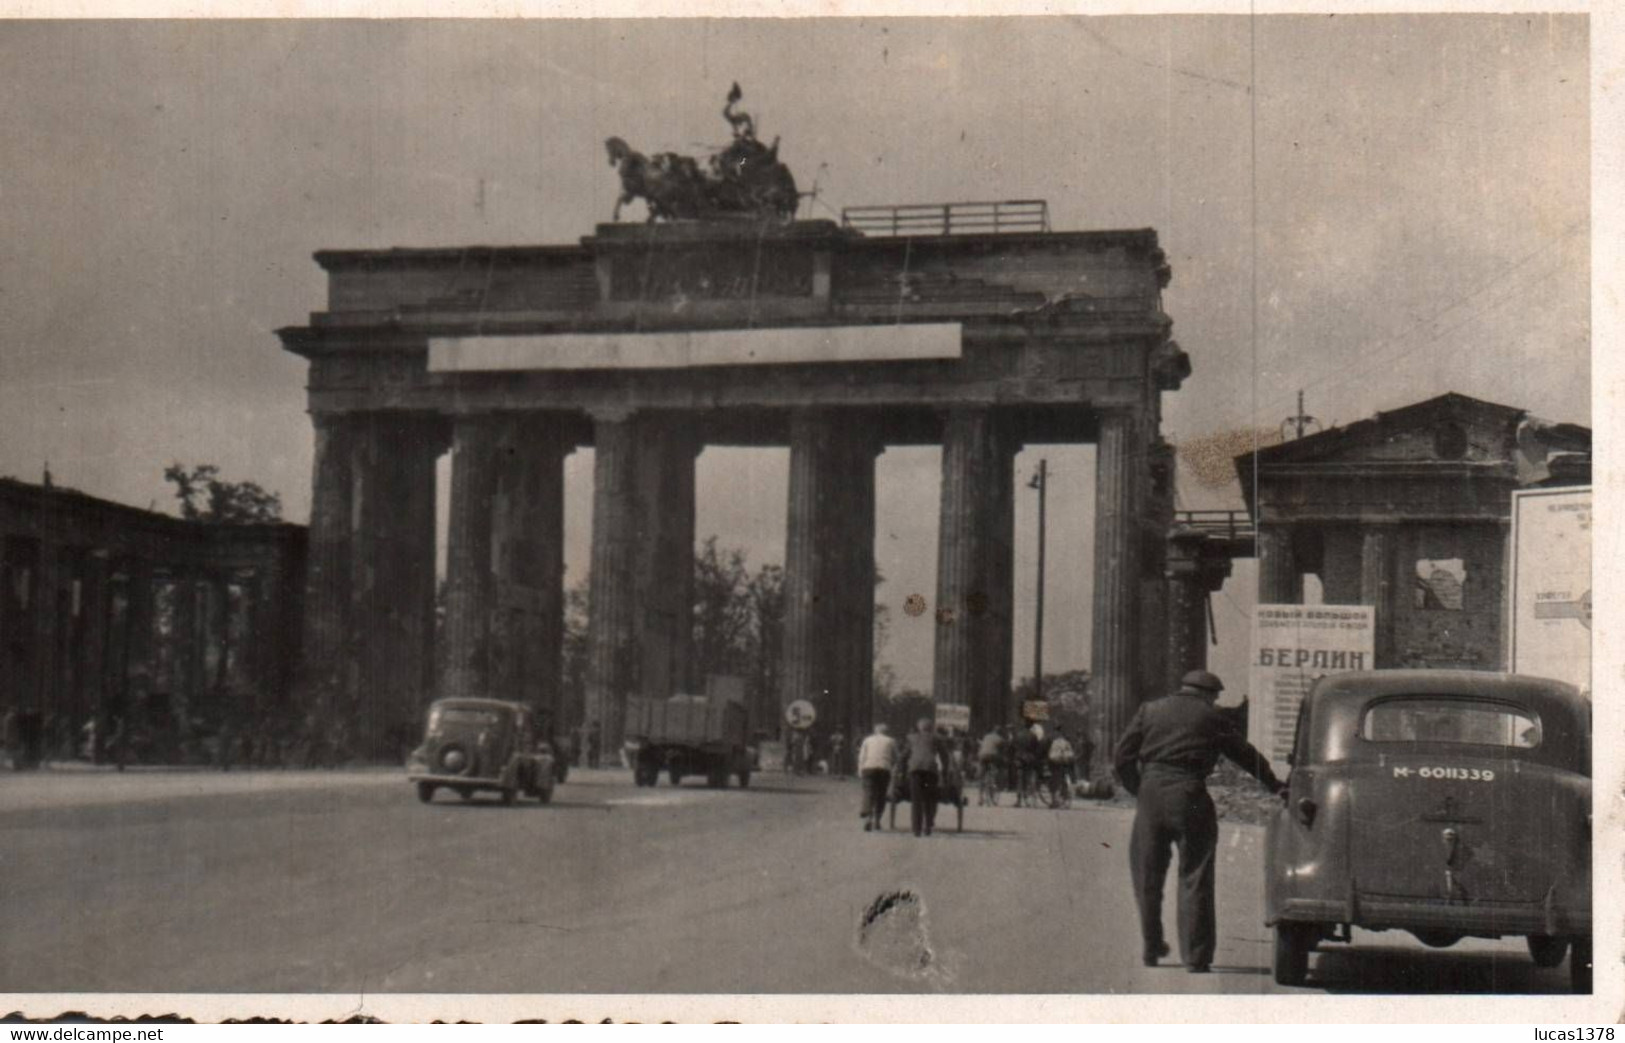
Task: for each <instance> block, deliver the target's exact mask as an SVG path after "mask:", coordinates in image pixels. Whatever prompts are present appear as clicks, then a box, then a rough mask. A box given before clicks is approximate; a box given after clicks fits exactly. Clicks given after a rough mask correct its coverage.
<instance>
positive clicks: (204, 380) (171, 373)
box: [0, 14, 1591, 688]
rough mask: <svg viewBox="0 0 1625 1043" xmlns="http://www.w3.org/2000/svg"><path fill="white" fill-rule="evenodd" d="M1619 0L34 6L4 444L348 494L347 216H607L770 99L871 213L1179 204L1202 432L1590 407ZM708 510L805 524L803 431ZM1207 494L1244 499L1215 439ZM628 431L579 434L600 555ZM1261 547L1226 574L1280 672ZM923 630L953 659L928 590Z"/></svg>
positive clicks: (94, 469) (1067, 450)
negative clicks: (744, 16) (691, 9)
mask: <svg viewBox="0 0 1625 1043" xmlns="http://www.w3.org/2000/svg"><path fill="white" fill-rule="evenodd" d="M1587 48H1588V24H1587V20H1586V18H1585V16H1583V15H1572V14H1571V15H1554V16H1548V15H1383V16H1376V15H1371V16H1348V15H1336V16H1332V15H1313V16H1311V15H1302V16H1288V15H1282V16H1268V17H1260V18H1256V19H1247V18H1243V17H1226V16H1140V17H1089V18H1083V17H1073V18H1039V17H1022V18H1001V19H935V20H931V19H921V20H903V19H889V20H888V19H863V20H857V19H853V20H835V19H818V20H776V21H750V22H747V21H738V20H687V21H684V20H662V21H658V22H657V21H595V22H580V21H577V22H558V21H515V20H506V21H473V22H441V21H416V22H391V21H373V22H332V21H329V22H317V21H257V22H208V23H205V22H136V23H130V22H124V23H108V22H50V23H31V22H0V133H3V135H4V137H3V139H0V140H4V141H5V142H6V143H7V147H6V149H5V150H4V151H3V153H0V242H3V244H4V245H3V246H0V418H3V420H0V434H3V437H0V474H6V475H13V476H16V477H19V478H23V479H26V480H38V478H39V477H40V475H41V472H42V469H43V467H44V466H45V464H46V462H47V461H48V462H49V466H50V469H51V472H52V475H53V477H54V480H55V481H56V482H57V483H59V484H62V485H68V486H72V487H74V488H78V489H81V490H83V491H85V492H88V493H91V494H94V495H98V496H104V497H107V498H110V499H114V500H118V501H121V502H126V503H131V504H135V505H137V506H142V507H145V506H148V505H156V506H157V507H158V508H159V509H165V510H168V509H172V507H173V498H172V493H171V490H170V488H169V487H168V486H166V485H165V484H164V482H163V480H162V470H163V468H164V466H165V465H166V464H168V463H169V462H171V461H174V460H178V461H182V462H185V463H203V462H209V463H215V464H218V465H219V466H220V467H221V468H222V470H223V472H224V474H225V476H226V477H228V478H237V479H252V480H254V481H257V482H260V483H261V484H262V485H265V486H267V487H268V488H270V489H273V490H275V491H276V492H278V493H280V494H281V496H282V498H283V502H284V504H285V508H286V511H285V513H286V515H287V517H288V518H289V519H290V520H294V521H304V520H305V519H306V517H307V513H308V509H309V499H310V495H309V491H310V462H311V451H312V438H311V432H310V424H309V419H308V417H307V416H306V415H305V413H304V408H305V403H304V379H305V372H304V363H303V361H302V360H300V359H298V358H297V357H295V356H292V355H289V354H287V353H285V352H283V351H282V350H281V347H280V343H279V341H278V340H277V338H276V336H275V335H274V333H273V331H274V330H275V329H276V328H278V327H281V326H289V325H302V324H304V323H305V322H306V321H307V316H308V313H310V312H312V311H317V310H320V309H321V308H322V307H323V301H324V293H325V285H324V279H323V275H322V272H321V271H320V269H319V268H318V267H317V265H316V264H315V263H314V261H313V260H312V259H311V254H312V253H313V252H315V251H316V250H319V249H359V248H374V247H389V246H448V245H469V244H530V243H559V242H573V241H575V240H576V239H578V238H579V237H581V236H583V235H587V234H590V233H591V232H592V230H593V227H594V225H595V224H597V223H599V222H603V221H607V220H608V219H609V215H610V212H611V210H612V208H613V206H614V202H615V198H616V195H617V194H618V184H617V181H616V179H615V176H614V173H613V171H612V170H610V169H609V167H608V166H607V165H606V163H605V161H604V157H603V149H602V142H603V140H604V138H606V137H608V136H610V135H618V136H620V137H623V138H625V139H627V140H628V141H629V142H631V143H632V145H633V146H634V147H636V148H638V149H640V150H642V151H644V152H654V151H666V150H672V151H679V152H687V153H691V154H701V153H704V152H705V151H707V150H708V149H710V148H713V147H719V146H721V145H722V144H724V143H725V142H726V140H727V136H728V129H727V125H726V124H725V123H724V122H723V121H722V119H721V117H720V114H719V113H720V109H721V105H722V101H723V99H724V97H725V95H726V93H727V90H728V87H729V84H730V83H731V82H733V81H735V80H737V81H739V83H740V84H741V85H742V86H743V88H744V90H745V102H744V105H743V107H744V108H745V109H746V110H747V111H749V112H751V113H752V114H753V115H754V116H755V117H756V122H757V127H758V129H759V131H760V133H761V134H762V135H763V136H764V137H765V138H772V137H775V136H777V137H780V138H781V139H782V145H781V150H780V155H781V158H783V159H784V160H785V161H786V162H787V163H789V165H790V166H791V168H792V169H793V170H794V172H795V174H796V178H797V180H798V182H799V183H800V185H801V186H802V187H803V188H804V189H809V188H813V187H816V189H817V198H816V199H815V200H813V201H812V202H810V203H808V204H804V208H803V214H802V215H803V216H806V217H826V218H827V217H834V216H836V215H838V213H839V211H840V209H841V207H843V206H856V205H864V204H879V203H904V202H943V201H950V200H955V201H957V200H994V199H1022V198H1040V199H1046V200H1048V202H1049V208H1050V215H1051V222H1052V225H1053V227H1054V228H1055V229H1057V230H1083V229H1104V228H1143V227H1150V228H1155V229H1156V230H1157V233H1158V235H1159V237H1160V240H1161V243H1162V245H1163V247H1164V249H1165V250H1166V251H1167V253H1168V256H1169V260H1170V263H1171V265H1172V267H1173V281H1172V284H1171V285H1170V287H1169V289H1168V291H1167V292H1166V294H1165V297H1164V304H1165V307H1166V309H1167V311H1168V313H1169V314H1170V315H1171V316H1172V318H1173V321H1174V336H1175V338H1176V339H1177V340H1178V341H1179V342H1180V344H1181V345H1182V346H1183V347H1184V348H1185V350H1186V351H1187V352H1188V353H1189V354H1190V357H1191V361H1192V365H1193V370H1194V371H1193V374H1192V376H1191V377H1190V379H1189V380H1187V381H1186V383H1185V385H1184V387H1183V388H1182V389H1181V390H1180V391H1178V392H1175V393H1170V394H1167V395H1165V396H1164V400H1163V407H1164V431H1165V434H1166V435H1167V437H1168V438H1169V439H1170V440H1171V441H1174V442H1175V443H1179V442H1182V441H1185V440H1189V439H1193V438H1198V437H1201V436H1204V435H1209V434H1214V433H1217V432H1224V431H1230V430H1234V429H1236V428H1245V427H1254V426H1261V427H1266V428H1273V427H1276V426H1277V425H1278V424H1279V423H1280V421H1281V420H1282V419H1283V418H1284V417H1286V416H1288V415H1289V414H1291V413H1292V412H1293V411H1294V409H1295V404H1296V403H1295V396H1296V393H1297V392H1298V390H1299V389H1302V390H1303V391H1304V393H1305V402H1306V408H1307V412H1308V413H1310V414H1313V415H1314V416H1316V417H1317V418H1319V419H1320V420H1321V421H1322V422H1324V423H1349V422H1352V421H1354V420H1358V419H1361V418H1363V417H1366V416H1369V415H1371V414H1372V413H1373V412H1375V411H1377V410H1379V409H1391V408H1395V407H1398V406H1402V405H1406V404H1408V403H1411V402H1415V401H1419V400H1422V399H1425V398H1429V397H1432V396H1434V395H1437V394H1442V393H1444V392H1446V391H1456V392H1460V393H1462V394H1467V395H1472V396H1475V397H1478V398H1483V399H1487V400H1489V401H1493V402H1500V403H1504V404H1507V405H1513V406H1518V407H1522V408H1526V409H1529V410H1530V411H1532V412H1534V413H1535V414H1537V415H1539V416H1542V417H1545V418H1548V419H1552V420H1561V421H1571V422H1576V423H1582V424H1589V423H1590V422H1591V407H1590V401H1591V373H1590V365H1589V358H1590V339H1591V338H1590V321H1589V313H1590V306H1591V301H1590V281H1591V272H1590V267H1589V257H1590V249H1591V247H1590V226H1589V221H1588V213H1589V209H1590V205H1591V200H1590V171H1589V162H1590V122H1589V117H1588V98H1589V92H1590V86H1589V81H1590V70H1589V68H1588V63H1587ZM1040 458H1043V459H1045V460H1047V461H1048V464H1049V467H1050V470H1051V472H1052V484H1051V486H1050V495H1049V511H1048V519H1049V534H1048V547H1049V561H1048V572H1047V578H1048V583H1047V591H1046V594H1047V605H1046V617H1045V619H1046V623H1045V639H1046V640H1045V650H1044V660H1045V664H1046V669H1051V670H1053V669H1066V668H1071V667H1078V666H1086V665H1087V663H1088V635H1089V629H1090V626H1089V591H1090V588H1091V581H1090V575H1089V573H1090V566H1091V553H1092V551H1091V547H1092V525H1091V518H1090V510H1091V507H1090V505H1091V501H1092V493H1091V489H1092V482H1093V467H1092V459H1093V458H1092V452H1091V451H1090V450H1089V449H1088V448H1087V447H1079V446H1034V447H1028V448H1027V449H1026V450H1024V451H1023V453H1022V454H1021V456H1020V457H1019V458H1018V461H1017V474H1018V490H1019V492H1018V495H1017V500H1016V503H1017V518H1016V525H1017V532H1018V534H1019V537H1018V547H1017V595H1016V596H1017V632H1016V639H1015V643H1016V648H1017V667H1016V674H1017V676H1018V677H1019V676H1021V675H1023V674H1025V673H1027V672H1028V664H1029V663H1030V656H1031V636H1030V635H1031V624H1032V618H1033V612H1032V608H1031V602H1032V594H1033V587H1034V569H1035V561H1034V543H1035V539H1034V537H1035V532H1036V497H1035V496H1034V494H1032V493H1031V492H1029V491H1027V490H1026V489H1025V487H1024V486H1025V481H1026V478H1027V477H1028V476H1029V475H1030V474H1031V473H1032V471H1033V470H1034V469H1035V468H1036V466H1037V463H1038V460H1039V459H1040ZM877 466H878V472H877V474H878V482H879V487H878V498H879V507H878V511H879V514H878V523H877V532H878V536H877V546H876V553H877V559H878V562H879V565H880V569H881V571H882V573H883V575H884V576H885V578H886V582H885V583H884V584H883V585H882V587H881V593H880V597H881V599H882V600H883V601H886V602H888V603H890V604H892V605H893V606H894V607H895V606H900V604H901V602H902V600H903V598H904V597H905V596H906V595H908V594H910V593H914V592H920V593H924V594H925V595H926V596H927V597H928V598H930V597H931V595H932V594H933V593H934V591H935V555H936V527H937V518H936V512H937V500H936V497H937V490H938V484H939V480H940V478H939V467H940V463H939V454H938V453H937V452H936V450H934V449H918V448H911V449H899V448H894V449H891V450H888V451H887V452H886V453H884V454H883V455H882V456H881V458H880V461H879V463H878V465H877ZM698 467H699V474H698V482H699V498H700V507H699V518H698V532H699V534H700V536H701V537H704V536H707V535H710V534H713V533H714V534H716V535H718V537H719V538H720V540H721V542H722V543H723V544H724V545H736V546H742V547H745V548H746V549H747V551H748V552H749V554H750V558H751V561H752V562H753V563H758V564H759V563H763V562H779V561H782V556H783V526H784V501H785V493H786V481H787V477H786V467H787V454H786V453H785V452H784V451H782V450H781V451H772V450H769V451H755V452H752V451H745V450H721V449H713V450H708V451H707V452H705V453H704V454H703V455H702V456H701V457H700V459H699V464H698ZM1179 502H1180V506H1182V507H1186V508H1199V507H1239V506H1240V496H1239V490H1238V489H1236V488H1235V486H1234V485H1233V484H1232V485H1230V486H1226V487H1208V486H1204V485H1202V484H1201V483H1199V482H1197V481H1196V480H1195V479H1194V477H1193V476H1192V475H1191V474H1189V473H1188V472H1182V473H1181V478H1180V483H1179ZM590 506H591V453H590V452H578V453H576V454H574V455H573V456H572V457H571V458H570V459H569V461H568V463H567V492H566V513H567V519H568V520H567V546H566V560H567V564H568V569H569V576H570V578H571V580H572V581H575V580H579V579H580V578H582V577H583V575H584V573H585V571H586V567H587V561H588V553H587V549H588V543H589V540H590V525H591V511H590ZM1255 582H1256V579H1255V573H1254V572H1253V570H1252V568H1251V566H1250V564H1249V563H1246V562H1243V563H1238V566H1237V570H1236V575H1235V576H1234V578H1233V579H1232V580H1231V582H1230V583H1228V584H1227V585H1226V588H1225V590H1224V591H1222V592H1221V593H1220V595H1219V596H1218V598H1217V599H1216V602H1215V608H1216V622H1217V624H1218V628H1219V632H1220V647H1219V648H1218V649H1217V650H1216V652H1215V663H1216V664H1217V665H1218V666H1219V667H1220V669H1221V672H1223V671H1225V670H1232V671H1239V670H1241V669H1242V666H1241V664H1242V662H1243V661H1244V657H1245V649H1246V628H1247V619H1248V616H1247V613H1248V610H1249V608H1250V605H1251V604H1252V589H1253V585H1254V583H1255ZM891 615H892V619H893V627H892V637H891V640H890V642H889V644H888V647H887V648H886V649H885V650H884V653H883V655H884V658H885V659H886V660H887V661H888V662H890V663H891V664H892V665H893V666H894V667H895V668H896V670H897V672H898V674H899V675H900V677H901V679H902V680H903V681H904V682H905V683H908V684H912V685H915V686H918V687H922V688H928V687H929V681H930V659H931V651H930V646H931V636H932V635H931V625H930V624H929V619H930V617H929V615H927V616H925V617H922V618H921V619H920V620H918V621H911V620H910V619H909V618H908V617H905V616H904V615H903V614H902V613H901V612H900V611H896V610H895V608H894V611H893V612H892V614H891Z"/></svg>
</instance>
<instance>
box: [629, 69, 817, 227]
mask: <svg viewBox="0 0 1625 1043" xmlns="http://www.w3.org/2000/svg"><path fill="white" fill-rule="evenodd" d="M742 97H744V92H743V91H741V90H740V89H739V84H737V83H736V84H734V85H733V89H732V90H730V91H729V92H728V103H727V105H725V106H724V107H723V109H722V116H723V118H724V119H726V120H727V121H728V124H729V126H731V127H732V128H733V141H732V142H731V143H730V144H729V145H728V147H727V148H725V149H723V150H722V151H720V152H717V153H715V154H713V155H712V156H711V157H710V158H709V160H708V161H707V163H706V166H705V168H703V169H702V167H701V166H700V163H699V161H698V160H696V159H695V158H694V157H692V156H684V155H679V154H678V153H676V152H659V153H656V154H655V155H653V156H646V155H644V154H643V153H641V152H639V151H637V150H636V149H634V148H632V147H631V146H630V145H628V144H627V143H626V141H625V140H623V139H621V138H610V139H609V140H607V141H605V142H604V147H605V149H606V150H607V151H608V152H609V165H610V166H612V167H614V168H615V170H616V172H617V173H618V174H619V175H620V178H621V197H620V198H619V199H618V200H616V202H615V213H614V217H613V220H616V221H619V220H620V219H621V207H623V206H625V205H626V204H628V203H630V202H632V201H633V200H634V199H642V200H643V201H644V202H645V204H647V206H648V208H649V220H650V221H656V220H661V221H681V220H716V219H719V218H720V219H725V218H772V219H776V220H779V221H788V220H790V219H791V218H793V217H794V216H795V213H796V206H797V204H798V203H799V202H800V195H799V193H797V191H796V179H795V177H794V176H792V175H791V173H790V168H789V167H787V166H785V165H784V164H783V163H781V162H779V139H778V138H774V139H773V144H772V145H763V144H762V143H761V142H760V141H758V140H757V138H756V121H755V120H753V119H752V118H751V116H750V114H749V113H746V112H737V111H735V106H736V105H738V104H739V101H740V99H741V98H742Z"/></svg>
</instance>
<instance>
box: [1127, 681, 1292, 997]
mask: <svg viewBox="0 0 1625 1043" xmlns="http://www.w3.org/2000/svg"><path fill="white" fill-rule="evenodd" d="M1223 689H1224V682H1222V681H1220V680H1219V679H1218V678H1217V677H1216V676H1214V675H1213V674H1210V673H1208V672H1207V671H1206V670H1192V671H1191V672H1190V673H1188V674H1186V675H1185V676H1184V678H1182V679H1181V681H1180V686H1179V691H1177V692H1175V693H1174V694H1173V695H1169V696H1164V697H1163V698H1161V699H1155V700H1153V701H1151V702H1149V703H1146V704H1145V705H1144V706H1142V707H1140V710H1139V712H1138V713H1136V714H1135V715H1134V719H1133V720H1132V721H1130V722H1129V726H1128V729H1127V730H1126V731H1125V732H1124V733H1123V737H1122V739H1121V740H1119V742H1118V744H1117V751H1116V758H1115V766H1116V768H1117V777H1118V778H1119V779H1120V780H1122V783H1123V788H1124V789H1126V790H1128V791H1129V792H1130V793H1132V794H1134V795H1135V798H1136V806H1135V812H1134V834H1133V839H1132V840H1131V842H1130V844H1129V871H1130V874H1131V875H1132V877H1133V880H1134V899H1135V902H1136V903H1137V904H1138V906H1139V909H1140V935H1141V941H1142V942H1143V944H1144V957H1143V958H1144V961H1145V965H1146V966H1147V967H1155V966H1156V965H1157V961H1158V960H1159V959H1160V958H1161V957H1163V956H1166V955H1168V945H1167V943H1166V942H1165V941H1164V939H1163V934H1162V888H1163V883H1164V881H1165V880H1166V879H1167V877H1168V866H1169V862H1170V861H1171V855H1172V852H1171V850H1170V847H1171V846H1177V847H1178V849H1179V949H1180V956H1181V957H1182V958H1183V960H1184V962H1185V966H1186V968H1187V969H1188V970H1189V971H1190V972H1191V973H1192V974H1202V973H1206V972H1207V971H1208V969H1209V968H1210V967H1211V965H1212V963H1213V949H1214V944H1215V935H1216V927H1215V923H1214V895H1213V885H1214V856H1215V849H1216V848H1217V846H1218V839H1219V821H1218V815H1217V814H1216V813H1215V812H1214V809H1213V800H1212V798H1211V797H1209V796H1208V792H1207V777H1208V775H1209V774H1210V773H1211V772H1212V771H1213V768H1214V765H1216V764H1217V763H1218V760H1219V756H1220V755H1221V754H1222V755H1223V756H1225V757H1228V758H1229V759H1230V760H1232V761H1234V762H1235V763H1236V764H1238V765H1239V766H1240V767H1241V768H1242V770H1244V771H1246V772H1248V773H1249V774H1251V775H1252V776H1253V777H1254V778H1256V779H1258V781H1259V782H1261V783H1263V784H1264V785H1265V786H1267V787H1269V788H1270V790H1271V791H1272V792H1275V793H1280V792H1281V791H1282V790H1283V789H1284V788H1285V787H1284V786H1283V785H1282V784H1281V783H1280V781H1278V780H1277V779H1276V777H1275V773H1274V772H1273V771H1271V770H1270V764H1269V761H1268V760H1267V759H1265V757H1264V755H1263V754H1261V753H1259V752H1258V750H1256V749H1254V748H1253V746H1252V745H1251V744H1249V743H1248V742H1247V740H1246V738H1245V737H1243V736H1242V735H1241V734H1240V733H1239V732H1237V731H1236V730H1235V728H1234V727H1233V726H1232V725H1231V724H1230V722H1229V721H1228V720H1227V719H1226V718H1225V717H1224V716H1223V715H1222V714H1221V713H1220V712H1219V711H1218V710H1217V709H1216V708H1215V707H1214V703H1215V702H1216V701H1217V700H1218V697H1219V692H1221V691H1223Z"/></svg>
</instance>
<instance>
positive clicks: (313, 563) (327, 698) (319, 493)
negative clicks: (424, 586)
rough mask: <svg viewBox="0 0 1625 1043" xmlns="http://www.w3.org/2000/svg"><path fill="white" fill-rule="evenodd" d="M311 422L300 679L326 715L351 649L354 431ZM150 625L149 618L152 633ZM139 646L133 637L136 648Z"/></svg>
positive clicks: (310, 704)
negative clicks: (312, 456) (313, 438)
mask: <svg viewBox="0 0 1625 1043" xmlns="http://www.w3.org/2000/svg"><path fill="white" fill-rule="evenodd" d="M312 422H313V423H314V425H315V428H316V460H315V466H314V467H313V468H312V481H311V497H310V530H309V534H308V537H307V540H308V542H307V545H306V546H307V551H306V554H307V557H306V566H305V601H304V620H303V625H302V627H301V630H302V632H303V634H304V640H303V642H302V645H301V647H302V649H303V651H302V654H301V669H300V677H299V680H298V682H297V685H298V691H299V696H298V698H299V702H300V706H301V709H303V710H305V711H307V712H314V713H316V714H318V715H320V716H322V717H327V716H330V715H331V714H332V713H333V712H334V711H335V710H336V709H337V707H338V706H339V704H340V702H341V696H342V695H343V692H344V674H345V655H346V652H347V651H348V648H347V644H348V640H347V639H348V634H349V617H350V611H349V608H350V583H351V575H350V550H351V547H350V542H351V535H352V529H353V519H352V518H351V506H350V498H351V484H352V481H351V463H352V461H351V456H352V433H351V429H350V428H351V425H350V422H349V420H348V419H347V418H345V417H341V416H329V415H326V414H316V415H314V416H313V417H312ZM138 586H139V584H138V583H137V582H136V581H135V579H134V577H132V582H131V591H132V593H131V606H132V612H131V633H132V635H133V634H136V633H137V632H138V631H137V630H136V622H137V618H138V616H137V613H136V612H135V611H133V609H134V606H135V605H136V597H137V595H136V593H135V591H136V588H137V587H138ZM148 618H149V620H150V616H149V617H148ZM150 630H151V625H150V622H149V623H148V625H147V631H148V633H150ZM136 646H137V642H136V640H135V639H133V638H132V643H131V648H132V650H134V649H135V648H136Z"/></svg>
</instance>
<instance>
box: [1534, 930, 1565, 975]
mask: <svg viewBox="0 0 1625 1043" xmlns="http://www.w3.org/2000/svg"><path fill="white" fill-rule="evenodd" d="M1527 941H1528V942H1529V956H1530V958H1531V959H1533V960H1534V961H1535V966H1536V967H1556V966H1557V965H1558V964H1560V963H1562V962H1563V957H1565V956H1567V955H1568V954H1569V940H1568V939H1567V938H1554V937H1553V936H1551V935H1549V934H1531V935H1530V936H1529V937H1528V939H1527Z"/></svg>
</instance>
